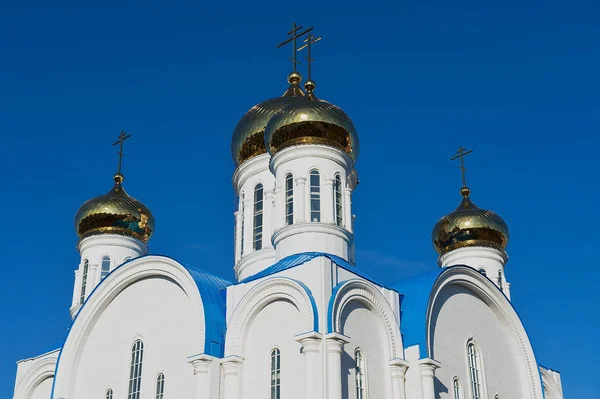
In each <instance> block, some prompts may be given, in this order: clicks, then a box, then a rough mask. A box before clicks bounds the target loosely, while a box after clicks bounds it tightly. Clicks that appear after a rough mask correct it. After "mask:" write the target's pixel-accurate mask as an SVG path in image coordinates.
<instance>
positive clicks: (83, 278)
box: [79, 259, 90, 305]
mask: <svg viewBox="0 0 600 399" xmlns="http://www.w3.org/2000/svg"><path fill="white" fill-rule="evenodd" d="M89 266H90V262H88V260H87V259H86V260H84V261H83V273H82V275H81V294H79V304H80V305H83V301H85V286H86V285H87V275H88V268H89Z"/></svg>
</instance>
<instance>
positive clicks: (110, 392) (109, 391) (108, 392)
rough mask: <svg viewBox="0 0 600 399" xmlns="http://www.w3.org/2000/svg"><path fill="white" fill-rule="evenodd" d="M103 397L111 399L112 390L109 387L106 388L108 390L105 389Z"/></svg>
mask: <svg viewBox="0 0 600 399" xmlns="http://www.w3.org/2000/svg"><path fill="white" fill-rule="evenodd" d="M104 397H105V399H113V390H112V389H111V388H108V390H107V391H106V395H104Z"/></svg>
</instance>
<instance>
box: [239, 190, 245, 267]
mask: <svg viewBox="0 0 600 399" xmlns="http://www.w3.org/2000/svg"><path fill="white" fill-rule="evenodd" d="M245 201H246V193H244V192H243V191H242V200H241V201H240V217H241V218H242V224H241V226H240V230H241V231H240V256H242V255H243V254H244V202H245Z"/></svg>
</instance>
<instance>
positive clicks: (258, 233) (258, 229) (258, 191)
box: [252, 183, 263, 251]
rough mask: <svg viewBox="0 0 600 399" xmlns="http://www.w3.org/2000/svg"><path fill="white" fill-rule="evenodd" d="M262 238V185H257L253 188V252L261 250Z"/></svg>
mask: <svg viewBox="0 0 600 399" xmlns="http://www.w3.org/2000/svg"><path fill="white" fill-rule="evenodd" d="M262 238H263V185H262V184H261V183H258V184H257V185H256V187H254V231H253V232H252V242H253V247H254V250H255V251H257V250H259V249H261V248H262Z"/></svg>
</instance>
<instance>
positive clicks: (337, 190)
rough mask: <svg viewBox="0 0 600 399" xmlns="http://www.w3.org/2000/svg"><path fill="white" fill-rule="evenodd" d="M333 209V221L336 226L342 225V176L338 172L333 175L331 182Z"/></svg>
mask: <svg viewBox="0 0 600 399" xmlns="http://www.w3.org/2000/svg"><path fill="white" fill-rule="evenodd" d="M333 201H334V204H333V211H334V212H335V223H336V224H337V225H338V226H341V225H342V178H341V177H340V174H339V173H337V174H336V175H335V182H334V183H333Z"/></svg>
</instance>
